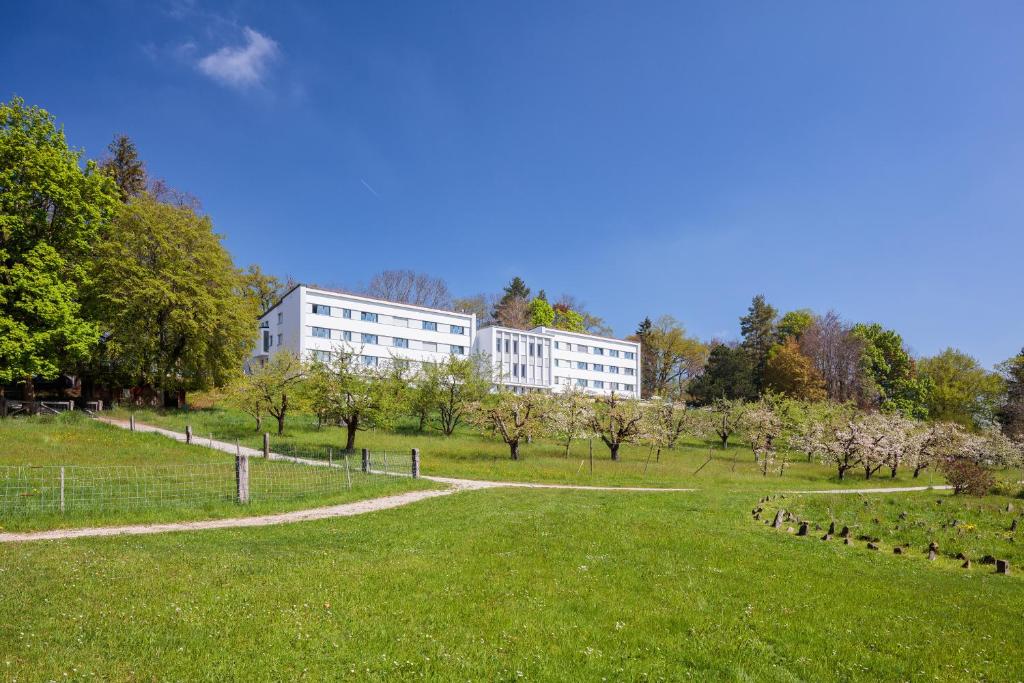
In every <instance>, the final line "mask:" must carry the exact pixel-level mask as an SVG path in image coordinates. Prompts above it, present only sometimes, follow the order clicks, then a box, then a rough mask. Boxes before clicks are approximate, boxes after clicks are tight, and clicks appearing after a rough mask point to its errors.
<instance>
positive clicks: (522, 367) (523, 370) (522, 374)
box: [519, 363, 526, 379]
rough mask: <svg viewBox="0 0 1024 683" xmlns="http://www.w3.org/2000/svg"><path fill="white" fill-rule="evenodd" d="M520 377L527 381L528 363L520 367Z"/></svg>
mask: <svg viewBox="0 0 1024 683" xmlns="http://www.w3.org/2000/svg"><path fill="white" fill-rule="evenodd" d="M519 376H520V377H522V378H523V379H526V363H522V364H520V366H519Z"/></svg>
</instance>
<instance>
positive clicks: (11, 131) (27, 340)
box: [0, 98, 117, 399]
mask: <svg viewBox="0 0 1024 683" xmlns="http://www.w3.org/2000/svg"><path fill="white" fill-rule="evenodd" d="M80 160H81V152H80V151H76V150H72V149H70V148H69V147H68V145H67V142H66V140H65V138H64V132H63V131H62V130H61V129H58V128H57V126H56V124H55V123H54V120H53V117H52V116H50V114H49V113H48V112H46V111H45V110H43V109H40V108H38V107H26V106H25V103H24V100H21V99H20V98H14V99H13V100H12V101H11V102H9V103H0V383H8V382H17V381H24V382H25V383H26V394H27V398H29V399H32V398H33V384H32V378H33V377H37V376H38V377H43V378H46V379H49V378H53V377H56V376H57V375H58V374H59V372H60V371H61V370H62V369H65V368H69V367H71V366H74V365H76V364H78V363H81V362H83V361H85V360H86V358H87V357H88V354H89V352H90V350H91V349H92V348H93V346H94V345H95V344H96V341H97V339H98V337H99V330H98V328H97V327H96V325H95V324H93V323H92V322H90V321H89V319H88V317H87V316H85V315H84V314H83V312H82V311H81V309H80V306H79V304H78V301H79V290H80V288H81V287H82V286H84V285H85V284H86V282H87V275H88V272H87V266H88V262H89V257H90V254H91V250H92V246H93V244H94V242H95V240H96V238H97V235H98V233H99V231H100V230H101V229H102V228H103V227H104V226H105V225H106V223H107V222H108V221H109V219H110V216H111V215H112V213H113V212H114V210H115V208H116V205H117V189H116V188H115V187H114V185H113V183H112V182H111V181H110V179H109V178H107V177H106V176H104V175H103V174H101V173H98V172H97V171H96V166H95V164H94V163H93V162H91V161H90V162H87V163H86V165H85V169H84V170H83V169H82V168H81V166H80V165H79V162H80Z"/></svg>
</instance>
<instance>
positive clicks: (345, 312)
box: [341, 308, 352, 319]
mask: <svg viewBox="0 0 1024 683" xmlns="http://www.w3.org/2000/svg"><path fill="white" fill-rule="evenodd" d="M341 317H342V318H350V319H351V318H352V309H351V308H343V309H342V311H341Z"/></svg>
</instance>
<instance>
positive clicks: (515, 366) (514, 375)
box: [512, 363, 519, 377]
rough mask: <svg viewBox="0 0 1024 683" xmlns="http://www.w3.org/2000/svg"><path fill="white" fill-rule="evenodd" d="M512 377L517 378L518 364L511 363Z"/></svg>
mask: <svg viewBox="0 0 1024 683" xmlns="http://www.w3.org/2000/svg"><path fill="white" fill-rule="evenodd" d="M512 376H513V377H518V376H519V363H513V364H512Z"/></svg>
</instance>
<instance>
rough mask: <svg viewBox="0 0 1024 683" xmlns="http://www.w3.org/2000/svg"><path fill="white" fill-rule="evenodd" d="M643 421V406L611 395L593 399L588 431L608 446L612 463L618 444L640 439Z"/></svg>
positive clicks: (635, 401) (634, 401)
mask: <svg viewBox="0 0 1024 683" xmlns="http://www.w3.org/2000/svg"><path fill="white" fill-rule="evenodd" d="M645 419H646V416H645V408H644V404H643V403H641V402H640V401H638V400H637V399H634V398H626V397H624V396H619V395H618V394H615V393H611V394H607V395H604V396H597V397H595V398H594V402H593V404H592V405H591V413H590V415H589V417H588V420H589V423H590V424H589V430H590V431H591V432H592V433H594V434H596V435H597V436H598V437H600V439H601V441H603V442H604V444H605V445H606V446H608V450H609V451H610V452H611V456H612V460H618V459H619V448H620V447H621V446H622V444H624V443H636V442H637V441H638V440H639V439H640V437H641V436H642V435H643V427H644V424H645Z"/></svg>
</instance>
